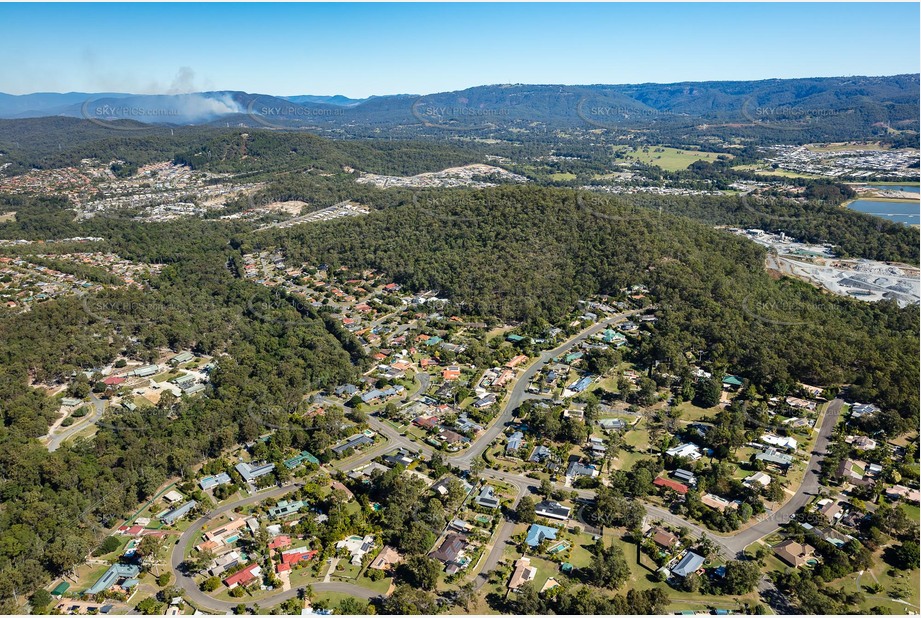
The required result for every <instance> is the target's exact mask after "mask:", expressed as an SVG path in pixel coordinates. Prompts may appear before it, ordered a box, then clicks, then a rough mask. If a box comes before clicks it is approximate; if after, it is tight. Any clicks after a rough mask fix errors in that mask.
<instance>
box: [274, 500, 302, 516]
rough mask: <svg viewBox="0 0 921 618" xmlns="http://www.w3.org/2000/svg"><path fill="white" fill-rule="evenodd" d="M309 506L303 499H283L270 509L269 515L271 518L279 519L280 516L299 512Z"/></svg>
mask: <svg viewBox="0 0 921 618" xmlns="http://www.w3.org/2000/svg"><path fill="white" fill-rule="evenodd" d="M305 506H307V504H306V503H305V502H303V501H301V500H294V501H290V502H289V501H288V500H281V501H280V502H279V503H278V504H277V505H276V506H273V507H272V508H270V509H269V517H270V518H271V519H277V518H279V517H287V516H288V515H293V514H294V513H297V512H298V511H300V510H301V509H302V508H304V507H305Z"/></svg>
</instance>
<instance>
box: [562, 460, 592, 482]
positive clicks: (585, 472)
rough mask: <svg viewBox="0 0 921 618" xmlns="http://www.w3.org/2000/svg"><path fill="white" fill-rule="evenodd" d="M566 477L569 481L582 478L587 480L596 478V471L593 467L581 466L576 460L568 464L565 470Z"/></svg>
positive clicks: (588, 465)
mask: <svg viewBox="0 0 921 618" xmlns="http://www.w3.org/2000/svg"><path fill="white" fill-rule="evenodd" d="M566 476H568V477H570V478H571V479H576V478H578V477H582V476H584V477H587V478H595V477H596V476H598V470H597V469H596V468H595V466H593V465H590V464H583V463H582V462H580V461H578V460H574V461H571V462H569V467H568V468H567V469H566Z"/></svg>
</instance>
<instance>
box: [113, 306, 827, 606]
mask: <svg viewBox="0 0 921 618" xmlns="http://www.w3.org/2000/svg"><path fill="white" fill-rule="evenodd" d="M635 313H636V312H635V311H633V312H627V313H623V314H618V315H616V316H612V317H610V318H608V319H605V320H602V321H600V322H598V323H597V324H594V325H593V326H591V327H590V328H587V329H585V330H583V331H582V332H580V333H579V334H577V335H575V336H574V337H572V338H570V339H568V340H567V341H566V342H564V343H562V344H561V345H559V346H557V347H556V348H554V349H552V350H548V351H546V352H543V353H542V354H541V355H540V357H539V358H538V359H537V360H536V361H535V362H534V363H532V364H531V365H530V366H529V367H528V368H527V369H526V370H525V371H524V373H523V374H522V375H521V376H520V377H519V378H518V381H517V382H516V384H515V386H514V388H513V389H512V392H511V394H510V395H509V397H508V400H507V401H506V402H505V405H504V407H503V409H502V412H501V413H500V414H499V416H498V417H497V418H496V419H495V420H494V422H493V424H492V425H491V426H490V427H489V428H488V429H487V430H486V431H484V432H483V433H482V434H481V435H480V436H479V438H477V439H476V440H475V441H474V442H473V443H472V444H471V445H470V447H469V448H467V449H466V450H465V451H463V452H462V453H459V454H454V455H448V456H446V457H445V459H446V460H447V461H448V463H450V464H451V465H453V466H456V467H457V468H460V469H465V470H469V468H470V466H471V464H472V462H473V461H475V460H476V459H478V458H479V457H481V456H482V454H483V452H484V451H485V450H486V449H487V448H488V447H489V445H490V444H492V443H493V442H494V441H495V439H496V438H498V437H499V435H500V434H501V433H502V432H503V431H504V430H505V427H506V425H507V424H508V423H509V422H510V421H511V420H512V419H513V416H514V411H515V410H516V409H517V407H518V406H519V405H520V403H521V401H523V399H524V398H525V396H526V389H527V385H528V383H529V382H530V380H531V378H532V377H533V376H534V375H536V374H537V373H538V372H539V371H541V370H542V369H543V368H544V366H545V365H546V364H547V363H548V362H550V361H551V360H552V359H553V358H556V357H558V356H560V355H561V354H563V353H565V352H566V351H568V350H569V349H571V348H572V347H574V346H575V345H578V343H580V342H581V341H584V340H585V339H586V338H588V337H590V336H592V335H593V334H595V333H597V332H600V331H602V330H604V329H605V328H607V327H608V326H610V325H611V324H614V323H616V322H618V321H620V320H623V319H624V318H626V317H628V316H630V315H632V314H635ZM416 379H417V382H418V383H419V388H418V389H417V390H415V391H414V392H413V393H412V394H411V395H410V396H409V397H407V401H412V400H414V399H416V398H418V397H419V396H420V395H421V394H422V393H424V392H425V390H426V388H427V387H428V381H429V376H428V375H427V374H426V375H424V376H422V375H419V374H417V378H416ZM96 401H98V400H96ZM329 403H335V402H333V401H329ZM843 405H844V401H842V400H840V399H835V400H833V401H832V402H831V403H830V404H829V406H828V408H827V410H826V411H825V415H824V417H823V420H822V423H821V426H820V427H819V433H818V436H817V438H816V443H815V448H814V449H813V451H812V453H811V455H810V459H809V462H808V464H807V471H806V474H805V477H804V480H803V482H802V484H801V485H800V487H799V488H798V489H797V490H796V492H795V493H794V495H793V496H792V497H791V498H790V499H789V500H788V501H787V502H786V503H785V504H784V505H783V506H782V507H781V508H780V509H778V510H777V511H776V512H774V513H769V514H766V515H764V516H762V519H761V520H760V521H758V522H757V523H755V524H754V525H752V526H750V527H748V528H746V529H744V530H742V531H740V532H737V533H734V534H731V535H721V534H718V533H716V532H714V531H711V530H707V529H706V528H704V527H703V526H701V525H698V524H696V523H694V522H691V521H688V520H686V519H684V518H683V517H681V516H678V515H675V514H673V513H671V512H669V511H668V510H666V509H663V508H661V507H658V506H655V505H652V504H649V503H645V504H644V506H645V507H646V511H647V519H649V520H660V521H663V522H666V523H668V524H671V525H674V526H680V527H685V528H687V529H688V530H689V531H690V532H691V533H692V534H693V535H695V536H696V537H698V538H702V537H707V538H709V539H710V540H711V541H712V542H713V543H714V545H715V546H716V548H717V551H718V552H719V553H720V554H722V555H723V556H724V557H726V558H729V559H732V558H736V557H737V556H739V555H740V554H741V553H742V552H744V550H745V548H746V547H748V546H749V545H751V544H752V543H754V542H756V541H758V540H759V539H761V538H763V537H765V536H767V535H769V534H771V533H772V532H774V531H775V530H777V528H778V527H779V526H780V525H781V524H784V523H787V522H789V521H791V519H792V517H793V515H794V514H795V513H796V512H797V511H798V510H799V509H800V508H802V507H803V506H805V505H806V504H807V503H808V502H809V500H810V499H811V498H812V497H813V496H814V495H815V494H816V493H817V492H818V490H819V476H818V473H819V462H820V460H821V458H822V456H823V455H824V454H825V451H826V449H827V447H828V440H829V437H830V436H831V435H832V432H833V430H834V427H835V424H836V423H837V420H838V417H839V415H840V412H841V408H842V406H843ZM368 424H369V425H370V426H371V428H372V429H374V430H375V431H377V432H378V433H379V434H381V435H382V436H384V437H385V438H386V441H383V442H380V443H379V444H376V445H374V446H373V447H371V448H368V449H366V450H364V451H363V452H361V453H359V454H357V455H355V456H353V457H351V458H349V459H345V460H341V461H337V462H335V463H333V464H331V467H332V468H334V469H335V470H339V471H342V472H349V471H351V470H354V469H356V468H360V467H362V466H364V465H367V464H368V463H370V462H371V461H373V460H374V459H376V458H377V457H379V456H381V455H382V454H384V453H386V452H388V451H390V450H392V449H394V448H398V447H404V448H407V449H409V450H412V451H416V452H420V451H421V452H424V453H426V454H427V455H431V454H432V453H433V452H434V449H433V448H431V447H430V446H428V445H426V444H420V443H419V442H416V441H414V440H412V439H410V438H409V437H407V436H405V435H401V434H400V432H399V431H398V430H397V429H395V428H394V427H392V426H391V425H389V424H388V423H385V422H383V421H381V420H380V419H378V418H376V417H374V416H369V417H368ZM481 477H482V478H483V479H485V480H489V479H493V480H498V481H502V482H505V483H508V484H509V485H512V486H513V487H515V488H516V489H517V495H516V498H515V500H514V502H513V505H512V507H513V508H514V506H515V505H517V504H518V502H519V501H520V500H521V498H522V497H523V496H526V495H536V494H537V492H538V490H539V486H540V483H539V482H538V481H536V480H534V479H530V478H527V477H524V476H521V475H517V474H511V473H508V472H502V471H498V470H492V469H487V470H484V471H483V472H482V473H481ZM300 486H301V485H300V484H292V485H287V486H284V487H279V488H274V489H271V490H267V491H263V492H259V493H258V494H255V495H253V496H249V497H247V498H243V499H240V500H238V501H235V502H232V503H230V504H226V505H223V506H221V507H219V508H217V509H215V510H213V511H211V512H210V513H208V515H206V516H205V517H203V518H201V519H199V520H198V521H196V522H194V524H193V525H192V526H190V527H189V528H188V529H187V530H186V531H185V532H184V533H183V534H182V536H181V537H180V538H179V541H178V542H177V545H176V547H175V548H174V551H173V555H172V558H171V567H172V570H173V571H174V574H175V575H176V581H177V584H178V585H179V586H181V587H182V588H183V589H184V590H185V591H186V594H187V595H188V597H189V599H190V600H191V601H192V602H193V603H195V604H196V605H198V606H199V607H202V608H205V609H210V610H213V611H229V610H231V609H233V607H235V606H236V605H238V604H239V603H237V602H228V601H219V600H216V599H214V598H212V597H210V596H208V595H207V594H205V593H203V592H201V591H200V590H199V589H198V587H197V585H196V584H195V582H194V580H193V579H191V578H190V577H187V576H185V575H182V574H181V573H180V572H179V565H180V564H181V563H182V560H183V553H184V548H185V547H186V546H187V545H188V544H189V543H190V542H192V541H194V540H195V539H196V538H197V536H198V534H199V533H200V531H201V529H202V527H203V526H204V525H206V524H207V522H208V521H210V520H212V519H214V518H215V517H218V516H219V515H222V514H224V513H227V512H229V511H232V510H233V509H235V508H236V507H239V506H244V505H247V504H252V503H255V502H259V501H262V500H264V499H266V498H278V497H281V496H283V495H286V494H288V493H290V492H293V491H295V490H296V489H298V488H299V487H300ZM555 486H556V487H557V488H560V489H563V486H562V485H561V484H559V483H556V484H555ZM565 489H566V490H568V491H575V492H576V494H577V495H578V496H579V497H580V498H583V499H587V500H591V499H593V498H594V496H595V492H594V491H593V490H589V489H575V490H574V489H572V488H568V487H567V488H565ZM580 521H581V520H580ZM514 528H515V523H514V522H512V521H508V520H506V521H503V522H502V524H501V525H500V527H499V529H498V531H497V533H496V535H495V537H494V540H493V544H492V547H491V549H490V551H489V553H488V555H486V557H485V558H484V562H483V565H482V568H481V569H480V573H479V575H477V577H476V580H475V581H476V584H477V587H478V588H479V587H481V586H483V585H484V584H485V583H486V580H487V579H486V578H487V574H488V573H489V572H490V571H492V570H493V569H495V568H496V567H497V566H498V564H499V563H500V562H501V560H502V557H503V555H504V551H505V547H506V545H507V543H508V541H509V539H510V538H511V536H512V533H513V531H514ZM312 586H313V589H314V590H315V591H318V592H322V591H332V592H342V593H346V594H351V595H353V596H357V597H361V598H371V597H373V596H375V595H374V594H373V593H371V592H370V591H368V590H367V589H365V588H361V587H360V586H357V585H354V584H349V583H344V582H319V583H314V584H312ZM760 589H761V591H762V593H763V594H765V596H770V597H771V598H775V597H776V596H777V591H776V590H775V589H774V588H773V585H771V584H770V582H768V581H762V582H761V585H760ZM296 595H297V590H296V589H292V590H288V591H284V592H279V593H277V594H275V595H272V596H270V597H267V598H264V599H261V600H260V601H259V604H260V605H262V606H271V605H275V604H278V603H281V602H283V601H285V600H288V599H290V598H293V597H294V596H296ZM241 601H244V600H243V599H241ZM775 602H782V599H776V598H775Z"/></svg>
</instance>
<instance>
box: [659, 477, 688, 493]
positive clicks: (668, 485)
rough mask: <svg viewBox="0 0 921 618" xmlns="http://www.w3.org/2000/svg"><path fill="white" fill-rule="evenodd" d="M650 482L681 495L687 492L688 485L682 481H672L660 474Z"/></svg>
mask: <svg viewBox="0 0 921 618" xmlns="http://www.w3.org/2000/svg"><path fill="white" fill-rule="evenodd" d="M652 484H653V485H655V486H656V487H664V488H665V489H670V490H671V491H674V492H675V493H678V494H681V495H682V496H683V495H685V494H687V493H688V486H687V485H685V484H684V483H679V482H678V481H673V480H671V479H667V478H664V477H661V476H657V477H656V478H655V480H654V481H653V482H652Z"/></svg>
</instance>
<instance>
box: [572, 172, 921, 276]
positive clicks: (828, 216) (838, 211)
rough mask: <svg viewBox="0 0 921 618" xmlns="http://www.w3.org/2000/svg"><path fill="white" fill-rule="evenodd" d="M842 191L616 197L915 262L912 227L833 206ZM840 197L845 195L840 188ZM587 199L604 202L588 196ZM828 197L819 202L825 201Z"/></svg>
mask: <svg viewBox="0 0 921 618" xmlns="http://www.w3.org/2000/svg"><path fill="white" fill-rule="evenodd" d="M836 190H837V191H839V192H841V191H842V188H839V187H838V186H837V185H815V186H813V187H812V188H811V189H810V191H811V193H812V194H813V196H814V197H820V198H823V201H819V200H812V201H808V202H805V203H802V202H793V201H790V200H761V199H758V198H754V197H745V196H740V197H735V198H725V197H714V196H689V197H686V196H680V197H676V196H658V195H631V196H630V197H629V198H618V199H617V200H616V201H622V202H624V203H629V204H634V205H636V206H638V207H642V208H648V209H650V210H654V211H655V212H664V213H668V214H673V215H681V216H685V217H690V218H692V219H695V220H697V221H702V222H704V223H709V224H713V225H729V226H735V227H743V228H758V229H762V230H767V231H773V232H785V233H786V234H787V236H790V237H792V238H795V239H797V240H799V241H802V242H809V243H830V244H833V245H835V247H836V251H838V252H839V253H840V254H842V257H861V258H867V259H872V260H882V261H892V262H906V263H908V264H918V263H919V247H918V231H917V229H914V228H911V227H908V226H905V225H900V224H897V223H892V222H890V221H885V220H883V219H880V218H879V217H873V216H871V215H867V214H864V213H861V212H857V211H854V210H849V209H847V208H842V207H840V206H838V205H837V204H838V203H839V201H840V199H839V195H838V194H833V195H829V192H832V193H834V192H835V191H836ZM840 197H843V198H848V197H850V196H849V195H847V194H845V193H843V192H841V193H840ZM586 199H590V200H591V203H593V204H594V203H598V202H603V201H605V198H603V197H591V198H586ZM826 199H827V201H824V200H826Z"/></svg>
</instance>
